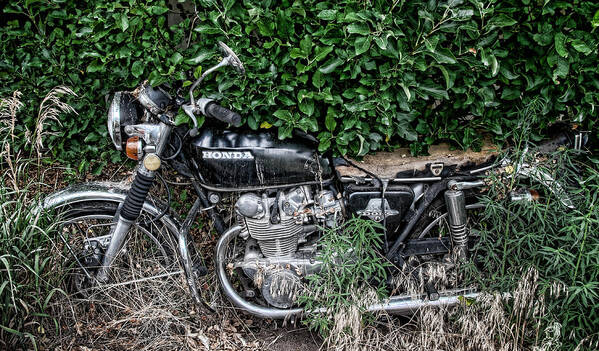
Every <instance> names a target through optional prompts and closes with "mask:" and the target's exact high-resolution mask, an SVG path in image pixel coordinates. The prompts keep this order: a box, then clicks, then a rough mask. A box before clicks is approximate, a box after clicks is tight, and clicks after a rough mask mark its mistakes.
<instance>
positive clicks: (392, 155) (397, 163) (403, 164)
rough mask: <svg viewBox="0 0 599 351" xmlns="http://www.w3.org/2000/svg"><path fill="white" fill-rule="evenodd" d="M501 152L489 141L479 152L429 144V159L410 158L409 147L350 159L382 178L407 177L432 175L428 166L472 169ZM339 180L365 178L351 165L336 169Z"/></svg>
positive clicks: (490, 160)
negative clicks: (360, 159) (340, 178)
mask: <svg viewBox="0 0 599 351" xmlns="http://www.w3.org/2000/svg"><path fill="white" fill-rule="evenodd" d="M500 151H501V149H500V148H499V147H498V146H497V145H494V144H492V143H490V142H484V143H483V145H482V147H481V150H480V151H472V150H465V151H464V150H451V147H450V145H449V144H445V143H443V144H438V145H431V146H430V147H429V155H428V156H411V154H410V150H409V149H408V148H400V149H397V150H395V151H392V152H377V153H375V154H372V155H367V156H365V157H364V159H363V160H362V161H356V160H352V161H353V162H354V163H355V164H356V165H358V166H360V167H362V168H363V169H365V170H367V171H369V172H371V173H374V174H376V175H377V176H379V177H381V178H387V179H388V178H398V177H409V176H431V175H432V174H430V173H431V172H430V171H429V170H430V167H431V165H435V164H442V165H443V167H444V168H446V169H447V168H451V169H454V170H455V171H464V170H468V169H474V168H477V167H482V166H485V165H487V164H490V163H491V162H493V160H495V158H496V157H497V155H499V153H500ZM335 168H336V170H337V171H338V172H339V175H340V176H342V177H366V176H367V175H366V174H364V172H362V171H361V170H359V169H357V168H355V167H352V166H351V165H338V166H336V167H335Z"/></svg>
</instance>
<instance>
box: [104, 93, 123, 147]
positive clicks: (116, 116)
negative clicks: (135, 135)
mask: <svg viewBox="0 0 599 351" xmlns="http://www.w3.org/2000/svg"><path fill="white" fill-rule="evenodd" d="M122 94H123V93H122V92H121V91H118V92H116V93H114V97H113V98H112V102H111V104H110V108H109V109H108V118H107V119H108V121H107V123H108V134H109V135H110V139H111V140H112V143H113V144H114V147H115V148H116V149H117V150H119V151H121V150H123V136H122V135H121V106H120V103H121V95H122Z"/></svg>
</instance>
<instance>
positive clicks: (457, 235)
mask: <svg viewBox="0 0 599 351" xmlns="http://www.w3.org/2000/svg"><path fill="white" fill-rule="evenodd" d="M445 206H446V207H447V213H448V217H449V231H450V235H451V242H452V244H453V249H454V252H455V253H456V255H457V258H458V259H461V260H464V259H466V258H467V257H468V227H467V217H466V196H465V195H464V192H463V191H462V190H459V189H457V190H456V189H451V188H450V189H449V190H447V191H445Z"/></svg>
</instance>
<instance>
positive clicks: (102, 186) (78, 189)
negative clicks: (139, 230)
mask: <svg viewBox="0 0 599 351" xmlns="http://www.w3.org/2000/svg"><path fill="white" fill-rule="evenodd" d="M128 190H129V185H128V184H127V183H116V182H90V183H79V184H74V185H71V186H69V187H67V188H65V189H63V190H59V191H57V192H54V193H52V194H50V195H48V196H47V197H46V198H44V199H43V201H42V202H41V203H40V204H39V206H38V207H37V208H36V212H42V211H48V210H50V209H53V208H60V207H63V206H66V205H70V204H74V203H78V202H86V201H112V202H118V203H120V202H123V201H125V197H126V196H127V191H128ZM164 206H165V204H162V203H160V202H159V201H157V200H154V199H152V198H150V197H148V199H146V202H145V203H144V205H143V210H144V211H146V212H147V213H148V214H149V215H151V216H158V215H159V214H160V213H161V212H162V208H163V207H164ZM160 221H161V222H162V223H163V224H164V225H165V226H166V227H167V228H168V230H169V231H170V232H171V234H173V235H176V234H178V233H179V228H180V226H181V224H180V221H179V219H178V218H177V217H176V216H175V215H169V214H168V213H167V214H166V215H164V216H163V217H162V218H161V219H160Z"/></svg>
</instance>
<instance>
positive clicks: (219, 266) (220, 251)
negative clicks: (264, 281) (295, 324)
mask: <svg viewBox="0 0 599 351" xmlns="http://www.w3.org/2000/svg"><path fill="white" fill-rule="evenodd" d="M240 232H241V227H240V226H234V227H232V228H230V229H229V230H227V231H226V232H224V233H223V235H221V237H220V239H219V240H218V242H217V243H216V250H215V251H216V256H215V263H216V275H217V277H218V281H219V283H220V286H221V288H222V289H223V293H224V294H225V296H227V298H228V299H229V301H231V302H232V303H233V304H234V305H235V306H237V307H239V308H241V309H242V310H244V311H246V312H248V313H251V314H253V315H255V316H258V317H262V318H273V319H284V318H285V317H288V316H291V315H298V314H300V313H302V309H301V308H293V309H279V308H271V307H264V306H259V305H256V304H253V303H251V302H249V301H247V300H245V299H244V298H242V297H241V296H239V294H238V293H237V291H236V290H235V288H234V287H233V285H232V284H231V282H230V281H229V278H228V277H227V269H226V267H225V259H226V253H227V247H228V246H229V243H230V242H231V241H232V240H233V239H234V238H235V237H236V236H237V235H239V233H240Z"/></svg>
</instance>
